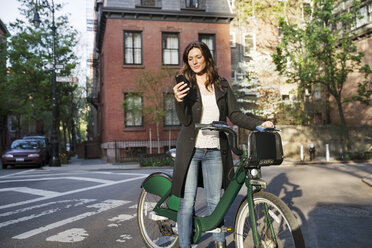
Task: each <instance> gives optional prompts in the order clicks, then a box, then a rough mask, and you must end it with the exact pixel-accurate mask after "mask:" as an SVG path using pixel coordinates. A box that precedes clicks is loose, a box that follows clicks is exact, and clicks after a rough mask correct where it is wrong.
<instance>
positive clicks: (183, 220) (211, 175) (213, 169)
mask: <svg viewBox="0 0 372 248" xmlns="http://www.w3.org/2000/svg"><path fill="white" fill-rule="evenodd" d="M200 162H201V164H202V174H203V184H204V196H205V201H206V203H207V214H208V215H210V214H211V213H212V212H213V210H214V209H215V208H216V206H217V203H218V202H219V201H220V198H221V187H222V176H223V166H222V160H221V151H220V150H217V149H204V148H196V149H195V154H194V156H193V157H192V159H191V162H190V166H189V170H188V172H187V176H186V182H185V193H184V197H183V198H181V203H180V206H179V209H178V213H177V223H178V224H177V226H178V236H179V242H180V247H181V248H189V247H190V246H191V238H192V224H193V223H192V221H193V220H192V216H193V213H194V206H195V199H196V192H197V184H198V164H199V163H200ZM213 238H214V240H216V241H225V234H224V233H223V232H221V233H213Z"/></svg>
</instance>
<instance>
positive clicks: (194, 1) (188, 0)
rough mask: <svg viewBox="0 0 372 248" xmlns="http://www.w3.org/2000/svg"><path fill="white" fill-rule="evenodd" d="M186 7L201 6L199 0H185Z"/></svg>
mask: <svg viewBox="0 0 372 248" xmlns="http://www.w3.org/2000/svg"><path fill="white" fill-rule="evenodd" d="M185 4H186V8H194V9H195V8H199V0H185Z"/></svg>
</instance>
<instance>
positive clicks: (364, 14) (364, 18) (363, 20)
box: [356, 6, 368, 28]
mask: <svg viewBox="0 0 372 248" xmlns="http://www.w3.org/2000/svg"><path fill="white" fill-rule="evenodd" d="M358 12H359V16H360V18H361V19H359V16H358V17H357V18H356V27H357V28H359V27H361V26H363V25H364V24H367V23H368V11H367V6H363V7H361V8H360V9H359V11H358Z"/></svg>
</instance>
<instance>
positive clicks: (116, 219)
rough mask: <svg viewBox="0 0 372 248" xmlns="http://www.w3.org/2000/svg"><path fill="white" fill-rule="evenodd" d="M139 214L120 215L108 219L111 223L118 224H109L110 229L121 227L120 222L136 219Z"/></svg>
mask: <svg viewBox="0 0 372 248" xmlns="http://www.w3.org/2000/svg"><path fill="white" fill-rule="evenodd" d="M136 216H137V214H119V215H118V216H115V217H112V218H111V219H108V220H109V221H112V222H116V224H114V223H112V224H108V225H107V226H108V227H118V226H120V225H121V224H120V222H124V221H127V220H131V219H133V218H135V217H136Z"/></svg>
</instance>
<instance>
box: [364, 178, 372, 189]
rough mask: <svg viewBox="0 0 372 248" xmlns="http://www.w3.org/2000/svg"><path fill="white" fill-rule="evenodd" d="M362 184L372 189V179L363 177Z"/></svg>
mask: <svg viewBox="0 0 372 248" xmlns="http://www.w3.org/2000/svg"><path fill="white" fill-rule="evenodd" d="M362 182H364V183H365V184H367V185H368V186H370V187H372V177H363V178H362Z"/></svg>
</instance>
